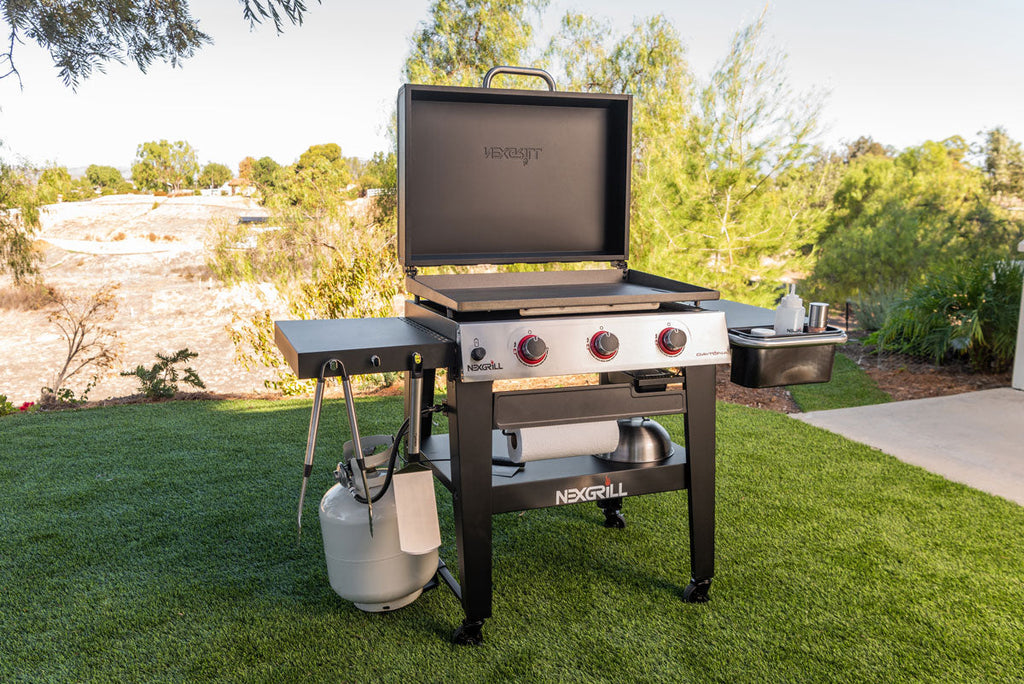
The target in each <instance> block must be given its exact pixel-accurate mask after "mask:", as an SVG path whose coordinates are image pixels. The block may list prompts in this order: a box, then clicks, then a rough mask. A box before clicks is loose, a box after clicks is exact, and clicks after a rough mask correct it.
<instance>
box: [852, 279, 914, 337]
mask: <svg viewBox="0 0 1024 684" xmlns="http://www.w3.org/2000/svg"><path fill="white" fill-rule="evenodd" d="M903 292H904V291H903V288H901V287H879V288H877V289H873V290H869V291H867V292H864V293H863V294H861V295H858V296H857V297H856V298H855V299H854V300H853V306H854V308H855V309H856V311H857V323H858V324H859V325H860V327H861V328H862V329H864V330H879V329H881V327H882V325H884V324H885V320H886V319H887V318H888V317H889V314H890V312H892V310H893V309H894V308H895V307H896V305H897V304H899V303H900V302H901V301H903Z"/></svg>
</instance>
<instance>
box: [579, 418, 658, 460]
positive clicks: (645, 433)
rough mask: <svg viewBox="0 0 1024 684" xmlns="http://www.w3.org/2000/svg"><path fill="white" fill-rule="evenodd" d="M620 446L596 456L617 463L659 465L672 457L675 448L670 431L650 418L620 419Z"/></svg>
mask: <svg viewBox="0 0 1024 684" xmlns="http://www.w3.org/2000/svg"><path fill="white" fill-rule="evenodd" d="M618 423H619V444H618V446H616V447H615V450H614V451H610V452H608V453H604V454H594V456H596V457H597V458H600V459H603V460H605V461H613V462H615V463H657V462H658V461H664V460H665V459H666V458H668V457H669V456H671V455H672V453H673V452H674V451H675V447H673V446H672V438H671V437H669V434H668V431H667V430H666V429H665V428H663V427H662V426H661V424H660V423H658V422H657V421H655V420H651V419H650V418H643V417H639V416H638V417H635V418H620V419H619V421H618Z"/></svg>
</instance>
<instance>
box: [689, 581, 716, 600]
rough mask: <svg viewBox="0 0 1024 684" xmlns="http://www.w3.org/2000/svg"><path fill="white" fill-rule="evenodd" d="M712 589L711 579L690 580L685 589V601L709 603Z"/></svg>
mask: <svg viewBox="0 0 1024 684" xmlns="http://www.w3.org/2000/svg"><path fill="white" fill-rule="evenodd" d="M710 589H711V580H709V579H706V580H699V581H698V580H690V583H689V584H687V585H686V589H683V601H686V602H687V603H707V602H708V601H710V600H711V597H710V596H708V590H710Z"/></svg>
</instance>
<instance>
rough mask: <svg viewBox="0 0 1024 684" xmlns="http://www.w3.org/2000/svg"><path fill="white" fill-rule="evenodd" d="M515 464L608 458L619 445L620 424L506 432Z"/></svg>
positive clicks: (597, 424) (566, 426)
mask: <svg viewBox="0 0 1024 684" xmlns="http://www.w3.org/2000/svg"><path fill="white" fill-rule="evenodd" d="M503 433H504V434H505V441H506V444H507V446H508V460H509V462H511V463H527V462H529V461H538V460H541V459H545V458H565V457H567V456H582V455H585V454H605V453H608V452H609V451H614V450H615V447H617V446H618V444H619V424H618V421H614V420H606V421H602V422H599V423H575V424H572V425H547V426H544V427H532V428H522V429H519V430H504V431H503Z"/></svg>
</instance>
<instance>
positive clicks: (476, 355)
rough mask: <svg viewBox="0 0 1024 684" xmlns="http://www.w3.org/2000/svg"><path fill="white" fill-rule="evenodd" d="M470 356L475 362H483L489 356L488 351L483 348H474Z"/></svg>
mask: <svg viewBox="0 0 1024 684" xmlns="http://www.w3.org/2000/svg"><path fill="white" fill-rule="evenodd" d="M469 356H470V358H471V359H473V360H474V361H483V360H484V357H485V356H487V350H486V349H484V348H483V347H473V351H471V352H469Z"/></svg>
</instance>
